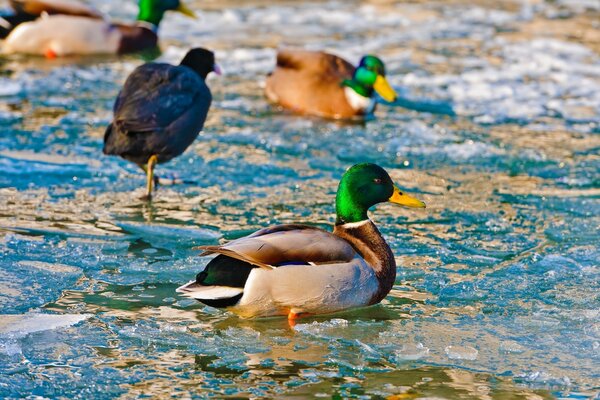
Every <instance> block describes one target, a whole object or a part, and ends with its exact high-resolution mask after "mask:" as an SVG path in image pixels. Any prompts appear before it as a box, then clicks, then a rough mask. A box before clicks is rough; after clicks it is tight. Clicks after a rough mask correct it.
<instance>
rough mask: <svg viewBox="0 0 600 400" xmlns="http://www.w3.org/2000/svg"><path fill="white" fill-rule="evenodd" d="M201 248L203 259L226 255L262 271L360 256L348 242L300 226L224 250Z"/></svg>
mask: <svg viewBox="0 0 600 400" xmlns="http://www.w3.org/2000/svg"><path fill="white" fill-rule="evenodd" d="M201 248H202V249H204V250H205V252H204V253H203V255H206V254H211V253H218V254H224V255H226V256H229V257H231V258H235V259H239V260H242V261H246V262H248V263H250V264H253V265H256V266H259V267H262V268H273V267H277V266H281V265H289V264H296V263H298V264H315V265H318V264H331V263H341V262H348V261H350V260H352V259H353V258H354V257H355V256H356V255H357V253H356V251H355V250H354V249H353V248H352V246H351V245H350V244H349V243H348V242H346V241H345V240H343V239H341V238H339V237H337V236H335V235H333V234H332V233H330V232H327V231H324V230H322V229H318V228H312V227H305V226H298V225H279V226H277V227H272V228H267V229H263V230H261V231H258V232H256V233H254V234H252V235H250V236H246V237H243V238H240V239H237V240H234V241H232V242H229V243H226V244H224V245H222V246H203V247H201Z"/></svg>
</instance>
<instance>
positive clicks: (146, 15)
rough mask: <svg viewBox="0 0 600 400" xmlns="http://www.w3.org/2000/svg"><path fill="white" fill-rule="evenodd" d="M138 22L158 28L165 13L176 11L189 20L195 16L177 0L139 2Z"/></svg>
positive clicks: (144, 0) (145, 0)
mask: <svg viewBox="0 0 600 400" xmlns="http://www.w3.org/2000/svg"><path fill="white" fill-rule="evenodd" d="M139 8H140V11H139V14H138V18H137V19H138V21H144V22H149V23H151V24H153V25H156V26H158V24H160V21H162V19H163V17H164V15H165V13H166V12H167V11H177V12H180V13H182V14H184V15H187V16H188V17H191V18H196V14H194V12H193V11H192V10H190V9H189V8H188V7H187V6H186V5H185V4H183V3H182V2H181V1H179V0H140V2H139Z"/></svg>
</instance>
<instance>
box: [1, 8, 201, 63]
mask: <svg viewBox="0 0 600 400" xmlns="http://www.w3.org/2000/svg"><path fill="white" fill-rule="evenodd" d="M169 10H173V11H179V12H181V13H183V14H185V15H188V16H191V17H193V16H194V13H193V12H192V11H190V10H189V9H188V8H187V7H186V6H185V5H184V4H183V3H182V2H181V1H180V0H140V1H139V14H138V18H137V23H136V24H133V25H123V24H113V23H111V22H108V21H106V20H104V19H101V18H92V17H89V16H82V15H64V14H56V15H47V14H43V15H42V16H41V17H40V18H38V19H36V20H35V21H31V22H25V23H22V24H20V25H18V26H17V27H16V28H15V29H14V30H13V31H12V32H11V33H10V34H9V35H8V37H7V38H6V40H5V42H4V46H3V51H4V52H5V53H23V54H34V55H45V56H46V57H49V58H54V57H60V56H67V55H86V54H124V53H132V52H136V51H142V50H147V49H152V48H154V47H156V46H157V43H158V36H157V31H158V25H159V24H160V21H161V20H162V18H163V16H164V14H165V13H166V12H167V11H169Z"/></svg>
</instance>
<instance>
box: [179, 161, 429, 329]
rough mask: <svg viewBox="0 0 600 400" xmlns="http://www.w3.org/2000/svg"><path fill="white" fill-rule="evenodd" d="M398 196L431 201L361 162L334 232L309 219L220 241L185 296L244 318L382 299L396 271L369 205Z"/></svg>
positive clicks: (342, 190)
mask: <svg viewBox="0 0 600 400" xmlns="http://www.w3.org/2000/svg"><path fill="white" fill-rule="evenodd" d="M382 202H391V203H396V204H401V205H404V206H408V207H425V204H424V203H423V202H421V201H420V200H417V199H415V198H413V197H411V196H409V195H407V194H405V193H403V192H402V191H401V190H400V189H398V188H397V187H396V186H394V184H393V182H392V179H391V178H390V176H389V175H388V173H387V172H386V171H385V170H384V169H383V168H381V167H380V166H378V165H376V164H369V163H365V164H357V165H354V166H353V167H351V168H350V169H348V170H347V171H346V173H345V174H344V176H343V177H342V179H341V181H340V184H339V187H338V191H337V196H336V214H337V219H336V223H335V227H334V229H333V233H330V232H328V231H325V230H322V229H319V228H315V227H311V226H304V225H277V226H274V227H270V228H265V229H261V230H259V231H257V232H255V233H253V234H251V235H250V236H246V237H243V238H240V239H237V240H234V241H232V242H229V243H226V244H224V245H221V246H203V247H202V249H203V250H204V252H203V253H202V255H209V254H217V256H216V257H215V258H213V259H212V260H211V261H210V262H209V263H208V265H207V266H206V268H205V269H204V270H203V271H202V272H200V273H199V274H198V275H197V276H196V279H195V280H194V281H191V282H189V283H187V284H186V285H183V286H181V287H179V288H178V289H177V291H178V292H179V293H182V294H183V295H185V296H188V297H191V298H194V299H197V300H199V301H201V302H202V303H204V304H206V305H209V306H212V307H218V308H226V309H227V310H229V311H232V312H234V313H236V314H239V315H240V316H242V317H265V316H275V315H287V316H288V319H289V320H290V321H293V320H295V319H296V318H298V317H299V316H301V315H303V314H325V313H332V312H336V311H341V310H344V309H348V308H353V307H363V306H368V305H371V304H376V303H379V302H380V301H381V300H382V299H383V298H384V297H385V296H386V295H387V294H388V293H389V291H390V290H391V289H392V285H393V284H394V280H395V278H396V262H395V260H394V255H393V254H392V251H391V249H390V247H389V246H388V244H387V243H386V241H385V239H384V238H383V237H382V236H381V234H380V233H379V230H378V229H377V227H376V226H375V224H374V223H373V222H372V221H371V220H370V219H369V217H368V215H367V210H368V209H369V208H370V207H372V206H374V205H375V204H378V203H382Z"/></svg>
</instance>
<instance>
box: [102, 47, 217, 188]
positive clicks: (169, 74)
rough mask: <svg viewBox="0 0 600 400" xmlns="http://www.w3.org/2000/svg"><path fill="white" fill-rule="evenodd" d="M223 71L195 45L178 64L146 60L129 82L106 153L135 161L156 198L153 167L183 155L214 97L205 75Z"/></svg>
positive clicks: (209, 54) (117, 106)
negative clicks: (144, 174) (147, 61)
mask: <svg viewBox="0 0 600 400" xmlns="http://www.w3.org/2000/svg"><path fill="white" fill-rule="evenodd" d="M210 72H215V73H217V74H220V69H219V67H218V65H217V64H216V63H215V56H214V54H213V53H212V52H211V51H209V50H206V49H202V48H197V49H192V50H190V51H189V52H188V53H187V54H186V56H185V57H184V58H183V60H182V61H181V63H180V64H179V65H178V66H173V65H169V64H162V63H147V64H144V65H141V66H139V67H137V68H136V69H135V70H134V71H133V72H132V73H131V75H129V77H128V78H127V80H126V81H125V85H124V86H123V89H122V90H121V92H120V93H119V96H118V97H117V100H116V101H115V106H114V119H113V121H112V122H111V123H110V124H109V125H108V128H106V133H105V134H104V149H103V152H104V154H111V155H118V156H121V157H123V158H124V159H126V160H129V161H131V162H134V163H135V164H137V165H138V166H140V168H142V169H143V170H144V171H145V172H146V174H147V185H146V189H147V190H146V196H147V198H151V196H152V189H153V185H154V167H155V165H156V164H161V163H165V162H167V161H169V160H171V159H173V158H174V157H177V156H179V155H180V154H181V153H183V152H184V151H185V149H187V147H188V146H189V145H190V144H192V142H193V141H194V139H196V137H197V136H198V133H199V132H200V131H201V130H202V127H203V126H204V121H205V119H206V114H207V113H208V109H209V107H210V103H211V101H212V96H211V93H210V90H209V88H208V86H206V83H205V79H206V76H207V75H208V74H209V73H210Z"/></svg>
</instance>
